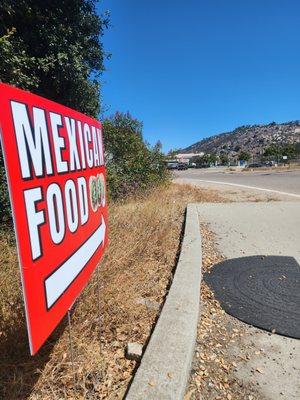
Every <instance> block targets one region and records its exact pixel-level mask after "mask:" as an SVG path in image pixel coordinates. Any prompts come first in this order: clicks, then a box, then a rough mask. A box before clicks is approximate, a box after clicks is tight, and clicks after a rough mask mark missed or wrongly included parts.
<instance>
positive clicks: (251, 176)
mask: <svg viewBox="0 0 300 400" xmlns="http://www.w3.org/2000/svg"><path fill="white" fill-rule="evenodd" d="M175 177H176V179H178V180H180V181H182V183H183V182H186V183H193V184H195V183H197V182H199V184H200V183H207V184H212V185H214V186H222V185H223V186H225V185H226V186H230V187H231V188H233V187H234V186H235V187H236V188H238V187H241V188H245V189H251V188H253V189H255V190H261V191H262V190H265V191H266V192H269V193H272V192H274V193H277V194H282V195H289V196H290V197H294V198H295V199H297V198H299V199H300V169H295V170H285V171H283V170H269V171H255V170H254V171H236V172H232V171H228V170H227V169H224V168H208V169H188V170H186V171H176V172H175Z"/></svg>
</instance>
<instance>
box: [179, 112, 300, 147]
mask: <svg viewBox="0 0 300 400" xmlns="http://www.w3.org/2000/svg"><path fill="white" fill-rule="evenodd" d="M294 143H300V121H299V120H296V121H289V122H284V123H280V124H278V123H276V122H271V123H269V124H265V125H258V124H256V125H243V126H239V127H237V128H236V129H234V130H233V131H228V132H222V133H219V134H216V135H213V136H210V137H208V138H204V139H202V140H200V141H198V142H196V143H194V144H192V145H190V146H188V147H185V148H183V149H180V150H179V152H180V153H200V152H203V153H210V154H211V153H214V154H218V155H220V154H226V155H236V154H238V153H239V152H240V151H247V152H249V153H251V154H253V155H260V154H262V153H263V152H264V151H265V149H266V148H267V147H269V146H271V145H272V144H278V145H287V144H294Z"/></svg>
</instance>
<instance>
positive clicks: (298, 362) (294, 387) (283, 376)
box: [197, 202, 300, 400]
mask: <svg viewBox="0 0 300 400" xmlns="http://www.w3.org/2000/svg"><path fill="white" fill-rule="evenodd" d="M197 210H198V213H199V220H200V223H206V224H208V225H209V228H210V230H211V231H213V232H214V233H215V234H216V238H217V248H218V250H219V251H220V253H221V254H223V255H224V256H225V257H226V258H228V259H229V258H236V257H243V256H251V255H283V256H292V257H294V258H295V259H296V260H297V262H298V263H299V264H300V245H299V243H300V203H298V202H272V203H270V202H267V203H226V204H225V203H224V204H208V203H207V204H197ZM249 349H250V350H249ZM249 351H250V352H251V358H250V359H249V360H247V361H246V362H238V364H237V368H236V372H235V374H236V376H237V377H238V378H239V379H240V380H241V381H242V382H244V383H245V384H248V383H250V384H252V385H255V386H256V387H257V389H258V391H259V393H260V396H261V397H260V399H270V400H271V399H272V400H274V399H283V400H292V399H293V400H296V399H300V379H299V377H300V340H296V339H290V338H287V337H283V336H279V335H276V334H270V333H267V332H265V331H262V330H260V329H257V328H253V327H250V326H249V327H248V328H247V335H245V337H244V338H243V339H242V343H241V344H240V345H239V346H237V345H236V344H232V345H231V347H230V352H231V353H232V355H233V356H236V357H237V356H243V355H245V354H246V353H249ZM256 371H263V373H259V372H256Z"/></svg>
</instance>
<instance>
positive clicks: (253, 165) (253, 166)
mask: <svg viewBox="0 0 300 400" xmlns="http://www.w3.org/2000/svg"><path fill="white" fill-rule="evenodd" d="M263 166H264V165H263V164H262V163H259V162H255V163H252V164H249V165H248V166H247V168H261V167H263Z"/></svg>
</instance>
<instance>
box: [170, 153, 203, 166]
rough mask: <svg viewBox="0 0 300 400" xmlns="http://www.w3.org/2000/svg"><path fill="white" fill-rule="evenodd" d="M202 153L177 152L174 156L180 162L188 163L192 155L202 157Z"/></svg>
mask: <svg viewBox="0 0 300 400" xmlns="http://www.w3.org/2000/svg"><path fill="white" fill-rule="evenodd" d="M203 156H204V153H203V152H201V153H179V154H176V155H175V158H176V160H177V161H178V162H181V163H186V164H188V163H189V162H190V159H191V158H193V157H203Z"/></svg>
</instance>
